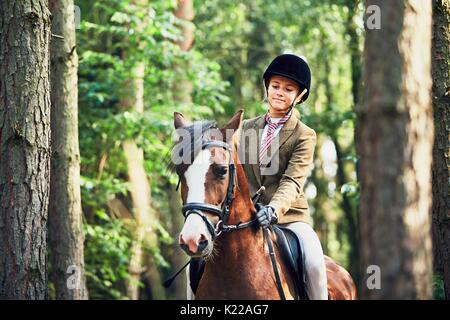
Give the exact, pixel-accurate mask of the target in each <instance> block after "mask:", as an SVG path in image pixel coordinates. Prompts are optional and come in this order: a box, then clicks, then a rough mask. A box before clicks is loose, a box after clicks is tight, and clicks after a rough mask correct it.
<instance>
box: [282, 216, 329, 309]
mask: <svg viewBox="0 0 450 320" xmlns="http://www.w3.org/2000/svg"><path fill="white" fill-rule="evenodd" d="M287 227H288V228H289V229H291V230H292V231H294V232H295V233H296V234H297V236H298V237H299V238H300V241H301V242H302V245H303V250H304V254H305V269H306V270H305V272H306V275H307V277H306V292H307V293H308V297H309V299H310V300H327V299H328V290H327V272H326V268H325V260H324V256H323V251H322V245H321V244H320V240H319V238H318V237H317V234H316V232H315V231H314V230H313V228H311V226H310V225H309V224H307V223H306V222H294V223H290V224H288V225H287Z"/></svg>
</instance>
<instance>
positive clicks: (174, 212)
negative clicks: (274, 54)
mask: <svg viewBox="0 0 450 320" xmlns="http://www.w3.org/2000/svg"><path fill="white" fill-rule="evenodd" d="M175 16H176V17H177V18H179V19H182V20H184V21H186V22H192V20H193V19H194V5H193V1H192V0H179V1H178V7H177V9H176V11H175ZM182 33H183V39H182V40H180V41H179V42H178V45H179V47H180V49H181V50H182V51H185V52H187V51H190V50H191V48H192V44H193V42H194V28H193V25H183V27H182ZM176 68H178V69H179V70H180V71H181V72H180V73H181V74H184V72H183V70H189V68H190V66H189V63H186V64H183V65H181V64H178V65H177V66H176ZM172 89H173V92H174V100H175V101H177V102H179V103H180V104H185V105H191V104H192V91H193V84H192V82H191V81H190V80H189V79H187V78H184V79H181V80H180V81H177V82H176V83H174V86H173V88H172ZM166 188H167V196H168V201H169V210H170V215H171V218H170V220H171V221H170V224H168V226H169V227H170V229H169V230H170V233H171V234H172V235H177V234H179V233H180V231H181V229H182V227H183V223H184V218H183V215H182V213H181V197H180V194H179V192H177V191H175V186H174V185H172V184H170V183H168V182H167V183H166ZM177 241H178V239H177V237H176V236H175V243H174V245H173V246H172V247H171V249H170V250H169V258H168V259H169V262H170V264H171V266H172V270H173V272H176V271H178V270H179V269H180V268H181V267H183V265H184V264H185V263H186V262H187V260H188V259H187V256H186V255H185V254H184V253H183V252H182V251H181V249H180V248H179V246H178V245H177V243H176V242H177ZM186 284H187V283H186V277H184V274H182V275H180V277H179V279H177V280H176V281H174V282H173V284H172V286H171V288H170V291H169V292H170V293H171V295H172V298H174V299H186Z"/></svg>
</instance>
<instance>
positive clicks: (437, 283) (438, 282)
mask: <svg viewBox="0 0 450 320" xmlns="http://www.w3.org/2000/svg"><path fill="white" fill-rule="evenodd" d="M433 299H435V300H445V290H444V278H443V277H442V276H441V275H438V274H434V275H433Z"/></svg>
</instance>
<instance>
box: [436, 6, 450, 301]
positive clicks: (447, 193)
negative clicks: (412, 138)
mask: <svg viewBox="0 0 450 320" xmlns="http://www.w3.org/2000/svg"><path fill="white" fill-rule="evenodd" d="M433 22H434V24H433V49H432V61H433V63H432V76H433V111H434V124H435V142H434V147H433V215H432V216H433V244H434V264H435V270H436V271H437V272H438V273H439V274H441V275H442V276H443V278H444V287H445V296H446V298H447V299H450V182H449V177H450V159H449V157H450V140H449V137H450V127H449V125H448V124H449V123H450V112H449V106H450V83H449V75H450V68H449V57H450V50H449V48H450V31H449V28H448V26H449V24H450V1H449V0H435V1H433Z"/></svg>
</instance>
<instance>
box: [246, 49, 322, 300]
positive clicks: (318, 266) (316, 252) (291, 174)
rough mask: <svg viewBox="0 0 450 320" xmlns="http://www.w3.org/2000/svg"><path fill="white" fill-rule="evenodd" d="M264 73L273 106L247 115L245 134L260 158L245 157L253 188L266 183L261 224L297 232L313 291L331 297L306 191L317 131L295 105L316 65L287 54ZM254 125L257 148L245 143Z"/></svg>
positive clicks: (248, 147)
mask: <svg viewBox="0 0 450 320" xmlns="http://www.w3.org/2000/svg"><path fill="white" fill-rule="evenodd" d="M263 79H264V85H265V89H266V95H267V103H268V111H267V113H266V114H264V115H261V116H259V117H256V118H253V119H249V120H246V121H244V124H243V127H242V135H241V148H243V149H244V150H245V151H244V152H245V155H246V156H247V157H246V158H245V159H249V158H250V157H251V154H253V155H255V153H256V154H257V160H258V161H251V162H252V163H250V162H249V161H242V162H243V167H244V171H245V174H246V176H247V179H248V182H249V187H250V194H255V193H256V192H257V190H259V189H260V187H261V186H264V187H265V192H264V193H263V194H262V196H261V198H260V202H261V204H258V205H257V210H258V212H257V218H258V221H259V223H260V225H262V226H268V225H269V224H271V223H278V224H281V225H283V226H284V227H287V228H289V229H291V230H293V231H294V232H295V233H296V234H297V236H298V237H299V238H300V241H301V242H302V243H303V248H304V256H305V269H306V291H307V293H308V297H309V299H311V300H319V299H321V300H322V299H323V300H326V299H328V292H327V276H326V268H325V261H324V257H323V252H322V247H321V244H320V241H319V239H318V237H317V235H316V233H315V232H314V230H313V229H312V227H311V226H310V224H309V223H310V215H309V208H308V203H307V201H306V198H305V195H304V193H303V187H304V184H305V181H306V178H307V176H308V174H309V172H310V165H311V163H312V161H313V155H314V148H315V144H316V133H315V131H314V130H313V129H311V128H309V127H308V126H306V125H305V124H304V123H303V122H301V121H300V120H299V112H298V111H297V110H296V109H295V108H294V106H295V105H297V104H300V103H302V102H303V101H305V100H306V99H307V98H308V95H309V90H310V84H311V71H310V69H309V66H308V64H307V62H306V61H305V60H303V59H302V58H300V57H298V56H296V55H292V54H283V55H280V56H278V57H276V58H275V59H274V60H273V61H272V62H271V63H270V65H269V66H268V68H267V69H266V71H265V72H264V75H263ZM252 130H253V131H255V130H256V132H258V133H259V134H258V136H257V141H258V143H257V147H256V148H255V145H254V144H247V145H246V144H245V143H246V141H245V138H244V137H245V136H246V131H252ZM261 131H262V133H261ZM251 148H253V149H254V150H252V149H251ZM241 150H242V149H241ZM269 151H272V152H269Z"/></svg>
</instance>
